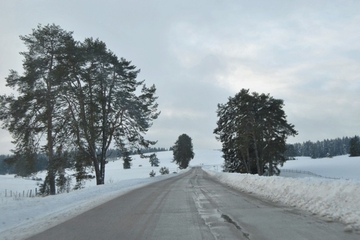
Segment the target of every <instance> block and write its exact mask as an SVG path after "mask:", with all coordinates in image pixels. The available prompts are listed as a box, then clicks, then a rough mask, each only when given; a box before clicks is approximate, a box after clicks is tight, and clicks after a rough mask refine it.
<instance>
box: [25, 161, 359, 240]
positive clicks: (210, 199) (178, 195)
mask: <svg viewBox="0 0 360 240" xmlns="http://www.w3.org/2000/svg"><path fill="white" fill-rule="evenodd" d="M29 239H33V240H35V239H36V240H42V239H44V240H45V239H46V240H48V239H57V240H59V239H66V240H70V239H74V240H75V239H76V240H82V239H84V240H85V239H86V240H91V239H107V240H110V239H117V240H118V239H125V240H126V239H129V240H130V239H131V240H132V239H156V240H161V239H172V240H176V239H192V240H197V239H206V240H208V239H246V240H249V239H250V240H255V239H259V240H266V239H271V240H272V239H276V240H281V239H284V240H289V239H291V240H297V239H301V240H303V239H311V240H314V239H327V240H332V239H334V240H335V239H336V240H339V239H347V240H351V239H360V235H358V234H356V233H352V232H345V231H344V225H342V224H340V223H336V222H328V221H325V220H323V219H320V218H317V217H315V216H312V215H310V214H308V213H305V212H303V211H300V210H296V209H293V208H289V207H285V206H281V205H276V204H273V203H269V202H266V201H263V200H260V199H257V198H255V197H253V196H250V195H247V194H244V193H241V192H238V191H236V190H233V189H230V188H228V187H226V186H224V185H222V184H220V183H218V182H216V181H215V180H213V179H212V178H211V177H209V176H208V175H207V174H206V173H205V172H204V171H203V170H202V169H201V168H193V169H192V170H190V171H188V172H187V173H184V174H179V175H178V176H176V177H173V178H169V179H166V180H163V181H160V182H156V183H153V184H151V185H148V186H146V187H143V188H139V189H136V190H134V191H131V192H129V193H127V194H125V195H122V196H120V197H118V198H116V199H113V200H111V201H109V202H107V203H104V204H102V205H100V206H98V207H96V208H94V209H92V210H90V211H87V212H85V213H83V214H81V215H79V216H77V217H74V218H72V219H70V220H68V221H66V222H64V223H62V224H59V225H57V226H55V227H53V228H50V229H48V230H46V231H44V232H42V233H40V234H37V235H35V236H32V237H31V238H29Z"/></svg>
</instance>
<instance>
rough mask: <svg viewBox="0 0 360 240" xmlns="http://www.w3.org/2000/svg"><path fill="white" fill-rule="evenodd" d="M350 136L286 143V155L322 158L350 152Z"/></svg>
mask: <svg viewBox="0 0 360 240" xmlns="http://www.w3.org/2000/svg"><path fill="white" fill-rule="evenodd" d="M351 139H352V138H349V137H343V138H336V139H331V140H329V139H325V140H323V141H317V142H311V141H307V142H303V143H295V144H288V145H287V151H286V155H287V156H288V157H295V156H304V157H311V158H324V157H333V156H340V155H346V154H350V141H351Z"/></svg>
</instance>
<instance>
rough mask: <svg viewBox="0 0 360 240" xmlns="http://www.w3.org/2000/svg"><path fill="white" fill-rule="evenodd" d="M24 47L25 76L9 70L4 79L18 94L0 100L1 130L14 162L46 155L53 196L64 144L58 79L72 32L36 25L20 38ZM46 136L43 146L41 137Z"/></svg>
mask: <svg viewBox="0 0 360 240" xmlns="http://www.w3.org/2000/svg"><path fill="white" fill-rule="evenodd" d="M20 39H21V40H22V41H23V42H24V44H25V45H26V47H27V51H25V52H22V53H21V55H23V56H24V61H23V68H24V74H23V75H19V74H18V73H17V72H16V71H14V70H11V71H10V75H9V76H8V77H7V78H6V82H7V86H8V87H11V88H13V89H14V90H16V91H17V94H16V96H13V95H11V96H5V95H4V96H2V97H1V112H0V119H1V120H2V121H3V123H4V124H3V128H5V129H7V130H8V131H9V132H10V133H11V134H12V136H13V138H14V143H15V150H14V153H15V158H17V159H20V158H26V159H27V160H28V161H30V162H31V161H32V159H33V156H34V154H36V152H38V151H39V150H40V149H41V150H43V151H44V152H46V154H47V157H48V160H49V164H48V177H47V179H48V181H49V192H50V194H55V175H56V163H55V160H54V152H53V151H54V149H55V147H56V146H57V145H58V144H59V143H60V142H61V141H63V140H64V138H62V136H64V135H61V132H62V131H63V129H64V128H63V125H64V123H65V122H66V121H67V119H65V117H66V114H64V112H63V110H64V108H63V106H62V105H61V101H59V97H60V95H61V94H60V92H61V90H62V86H63V85H64V83H63V79H61V78H58V77H57V73H58V68H59V63H60V62H61V59H62V57H63V53H64V49H66V48H67V47H68V46H70V45H73V44H74V41H73V38H72V33H71V32H66V31H64V30H63V29H61V28H60V27H59V26H56V25H46V26H41V25H39V26H38V27H37V29H33V31H32V33H31V34H29V35H26V36H20ZM42 136H46V144H45V145H44V146H40V142H44V141H43V140H44V139H43V137H42Z"/></svg>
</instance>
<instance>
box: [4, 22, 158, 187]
mask: <svg viewBox="0 0 360 240" xmlns="http://www.w3.org/2000/svg"><path fill="white" fill-rule="evenodd" d="M20 39H21V40H22V41H23V42H24V44H25V46H26V48H27V50H26V51H24V52H22V53H21V55H22V56H23V57H24V60H23V70H24V71H23V74H19V73H18V72H16V71H14V70H11V71H10V74H9V75H8V77H7V78H6V83H7V84H6V85H7V86H8V87H10V88H12V89H13V90H15V91H16V92H17V93H16V95H2V96H0V120H1V121H2V123H3V124H2V127H3V128H4V129H7V130H8V131H9V132H10V133H11V135H12V137H13V139H14V141H13V142H14V143H15V149H14V150H13V152H14V155H13V156H12V157H11V159H10V160H9V161H12V162H13V163H14V165H19V166H20V164H18V163H20V162H23V163H22V164H24V166H26V167H25V168H26V171H27V172H26V173H24V174H27V173H30V172H32V171H35V169H36V168H35V165H36V164H35V163H36V161H37V156H38V154H46V156H47V178H46V179H47V180H46V181H48V182H47V184H46V186H48V189H49V193H50V194H55V193H56V183H57V182H63V180H64V179H60V180H59V181H57V182H56V180H55V179H56V177H60V178H63V176H62V174H63V168H64V166H65V165H64V162H66V161H65V160H64V159H65V158H68V157H69V156H68V155H67V152H76V154H77V157H76V158H75V160H76V161H84V162H83V163H81V162H77V163H76V164H75V165H77V166H78V169H83V170H84V169H85V166H88V164H89V163H91V166H92V168H93V170H94V172H95V176H96V183H97V184H104V179H105V164H106V162H107V161H106V159H107V157H108V151H109V147H110V146H111V145H115V146H116V148H117V149H119V150H121V152H122V156H123V157H124V158H125V160H126V164H125V165H126V166H128V162H129V161H130V158H129V155H130V151H131V150H134V149H136V150H139V149H140V148H148V147H150V146H152V145H154V144H155V143H156V142H155V141H150V140H146V139H145V138H144V135H145V134H146V132H147V131H148V129H149V128H150V127H151V125H152V122H153V121H154V120H155V119H157V117H158V116H159V114H160V113H159V112H158V111H157V107H158V105H157V103H156V99H157V97H156V96H155V93H156V88H155V86H154V85H152V86H149V87H148V86H146V84H145V81H144V80H142V81H139V80H137V75H138V73H139V71H140V70H138V69H137V68H136V66H134V65H132V64H131V62H130V61H127V60H126V59H124V58H118V57H117V56H116V55H115V54H114V53H113V52H112V51H111V50H109V49H108V48H107V47H106V44H105V43H104V42H102V41H100V40H98V39H93V38H86V39H85V40H84V41H83V42H80V41H75V40H74V38H73V36H72V32H68V31H65V30H63V29H61V28H60V27H59V26H57V25H54V24H53V25H46V26H41V25H39V26H38V27H37V28H36V29H33V31H32V33H31V34H29V35H26V36H21V37H20ZM44 142H45V144H43V143H44ZM125 165H124V166H125ZM80 175H83V174H80Z"/></svg>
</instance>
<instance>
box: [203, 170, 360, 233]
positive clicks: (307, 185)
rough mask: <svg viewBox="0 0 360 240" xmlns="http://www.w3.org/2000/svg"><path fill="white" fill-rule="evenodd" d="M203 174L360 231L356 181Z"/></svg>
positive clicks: (358, 188) (359, 197)
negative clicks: (338, 221)
mask: <svg viewBox="0 0 360 240" xmlns="http://www.w3.org/2000/svg"><path fill="white" fill-rule="evenodd" d="M207 172H208V173H209V174H210V175H211V176H214V177H215V178H217V179H218V180H219V181H220V182H222V183H224V184H226V185H228V186H230V187H233V188H236V189H238V190H241V191H245V192H249V193H254V194H256V195H258V196H260V197H262V198H266V199H269V200H271V201H276V202H280V203H283V204H286V205H289V206H293V207H297V208H300V209H303V210H306V211H310V212H311V213H314V214H318V215H320V216H322V217H327V218H329V219H332V220H340V221H341V222H343V223H345V224H346V225H347V227H346V229H347V230H351V229H356V230H360V183H359V182H358V181H351V180H329V179H321V178H302V179H298V178H283V177H275V176H274V177H260V176H256V175H250V174H238V173H215V172H212V171H207Z"/></svg>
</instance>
